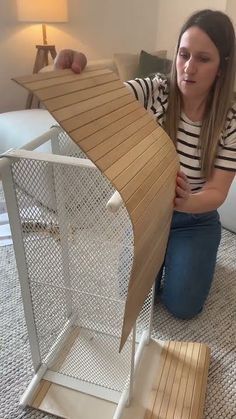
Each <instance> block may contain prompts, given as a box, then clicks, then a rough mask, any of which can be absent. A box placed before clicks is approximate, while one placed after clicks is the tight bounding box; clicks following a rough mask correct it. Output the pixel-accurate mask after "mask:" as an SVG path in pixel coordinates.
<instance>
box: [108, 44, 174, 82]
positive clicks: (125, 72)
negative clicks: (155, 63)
mask: <svg viewBox="0 0 236 419" xmlns="http://www.w3.org/2000/svg"><path fill="white" fill-rule="evenodd" d="M153 55H154V56H158V57H161V58H165V57H166V50H161V51H156V52H153ZM113 60H114V63H115V65H116V67H117V70H118V74H119V77H120V79H121V80H122V81H126V80H132V79H134V78H135V77H138V68H139V54H130V53H116V54H114V55H113Z"/></svg>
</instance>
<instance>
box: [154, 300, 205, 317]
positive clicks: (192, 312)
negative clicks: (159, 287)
mask: <svg viewBox="0 0 236 419" xmlns="http://www.w3.org/2000/svg"><path fill="white" fill-rule="evenodd" d="M161 300H162V302H163V304H164V306H165V307H166V308H167V310H168V311H169V313H171V314H172V315H173V316H174V317H177V318H178V319H182V320H191V319H193V318H194V317H196V316H197V315H198V314H199V313H200V312H201V311H202V309H203V306H201V307H193V306H191V305H190V304H187V306H186V305H185V304H183V303H182V304H181V302H180V303H179V304H176V303H175V304H173V302H171V301H169V302H167V301H165V300H164V298H162V297H161Z"/></svg>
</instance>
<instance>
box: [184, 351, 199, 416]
mask: <svg viewBox="0 0 236 419" xmlns="http://www.w3.org/2000/svg"><path fill="white" fill-rule="evenodd" d="M199 356H200V344H194V347H193V352H192V358H191V365H190V372H189V377H188V382H187V389H186V392H185V397H184V406H183V411H182V416H183V417H184V418H188V417H189V414H190V409H191V404H192V400H193V395H194V385H195V383H196V373H197V365H198V360H199Z"/></svg>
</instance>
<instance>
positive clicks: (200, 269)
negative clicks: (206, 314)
mask: <svg viewBox="0 0 236 419" xmlns="http://www.w3.org/2000/svg"><path fill="white" fill-rule="evenodd" d="M220 239H221V225H220V221H219V215H218V212H217V211H210V212H206V213H202V214H187V213H181V212H174V214H173V218H172V223H171V229H170V236H169V240H168V244H167V250H166V255H165V260H164V263H163V266H162V269H161V270H160V272H159V274H158V276H157V279H156V294H158V293H159V294H160V298H161V301H162V302H163V303H164V305H165V306H166V308H167V309H168V310H169V311H170V312H171V313H172V314H173V315H174V316H176V317H179V318H182V319H190V318H192V317H194V316H195V315H197V314H198V313H199V312H200V311H201V310H202V308H203V305H204V303H205V301H206V298H207V296H208V293H209V291H210V287H211V283H212V280H213V275H214V270H215V265H216V255H217V250H218V247H219V243H220ZM161 279H162V284H161Z"/></svg>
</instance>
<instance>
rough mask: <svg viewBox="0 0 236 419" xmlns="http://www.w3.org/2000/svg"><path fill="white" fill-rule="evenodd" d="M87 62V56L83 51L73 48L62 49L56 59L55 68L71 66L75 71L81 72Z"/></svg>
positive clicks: (60, 68) (61, 68)
mask: <svg viewBox="0 0 236 419" xmlns="http://www.w3.org/2000/svg"><path fill="white" fill-rule="evenodd" d="M86 64H87V58H86V56H85V55H84V54H83V53H82V52H78V51H74V50H72V49H62V50H61V51H60V52H59V53H58V54H57V56H56V58H55V60H54V69H55V70H63V69H65V68H71V70H73V71H74V72H75V73H81V71H83V69H84V68H85V66H86Z"/></svg>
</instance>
